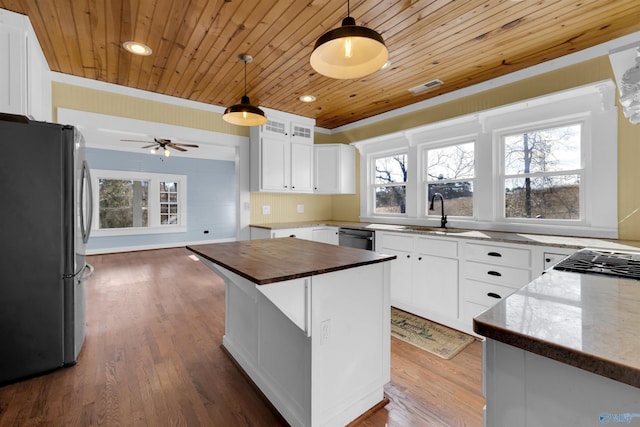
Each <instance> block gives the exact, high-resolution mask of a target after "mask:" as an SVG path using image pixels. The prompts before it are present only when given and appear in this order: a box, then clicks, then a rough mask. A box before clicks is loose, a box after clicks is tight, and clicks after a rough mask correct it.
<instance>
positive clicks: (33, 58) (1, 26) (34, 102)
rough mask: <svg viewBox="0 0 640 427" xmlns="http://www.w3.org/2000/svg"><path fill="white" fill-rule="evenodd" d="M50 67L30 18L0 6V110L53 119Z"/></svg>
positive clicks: (38, 118) (37, 118) (41, 118)
mask: <svg viewBox="0 0 640 427" xmlns="http://www.w3.org/2000/svg"><path fill="white" fill-rule="evenodd" d="M49 71H50V70H49V65H48V64H47V61H46V59H45V57H44V54H43V53H42V49H41V48H40V45H39V44H38V39H37V38H36V35H35V32H34V31H33V28H32V27H31V23H30V22H29V18H27V17H26V16H24V15H20V14H18V13H13V12H10V11H8V10H3V9H0V112H1V113H10V114H20V115H24V116H28V117H30V118H32V119H36V120H42V121H51V81H50V77H49Z"/></svg>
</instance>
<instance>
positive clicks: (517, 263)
mask: <svg viewBox="0 0 640 427" xmlns="http://www.w3.org/2000/svg"><path fill="white" fill-rule="evenodd" d="M466 258H467V259H471V260H474V261H481V262H489V263H491V264H499V265H508V266H511V267H531V250H530V249H520V248H512V247H507V246H493V245H483V244H478V243H467V245H466Z"/></svg>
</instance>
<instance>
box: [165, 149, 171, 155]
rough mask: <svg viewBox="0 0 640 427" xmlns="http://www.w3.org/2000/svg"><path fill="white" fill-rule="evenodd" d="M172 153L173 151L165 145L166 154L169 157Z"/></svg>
mask: <svg viewBox="0 0 640 427" xmlns="http://www.w3.org/2000/svg"><path fill="white" fill-rule="evenodd" d="M170 155H171V151H169V149H168V148H167V147H164V156H165V157H169V156H170Z"/></svg>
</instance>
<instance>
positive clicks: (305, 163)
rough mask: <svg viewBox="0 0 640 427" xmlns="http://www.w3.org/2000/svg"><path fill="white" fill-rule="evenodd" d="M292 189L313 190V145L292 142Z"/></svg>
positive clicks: (299, 190) (296, 190) (298, 190)
mask: <svg viewBox="0 0 640 427" xmlns="http://www.w3.org/2000/svg"><path fill="white" fill-rule="evenodd" d="M291 191H295V192H298V193H300V192H309V193H311V192H313V145H311V144H307V143H298V142H291Z"/></svg>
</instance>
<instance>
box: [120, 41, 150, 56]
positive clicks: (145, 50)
mask: <svg viewBox="0 0 640 427" xmlns="http://www.w3.org/2000/svg"><path fill="white" fill-rule="evenodd" d="M122 47H124V48H125V49H127V50H128V51H129V52H131V53H133V54H135V55H141V56H149V55H151V48H150V47H149V46H147V45H146V44H142V43H138V42H134V41H126V42H124V43H122Z"/></svg>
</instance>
